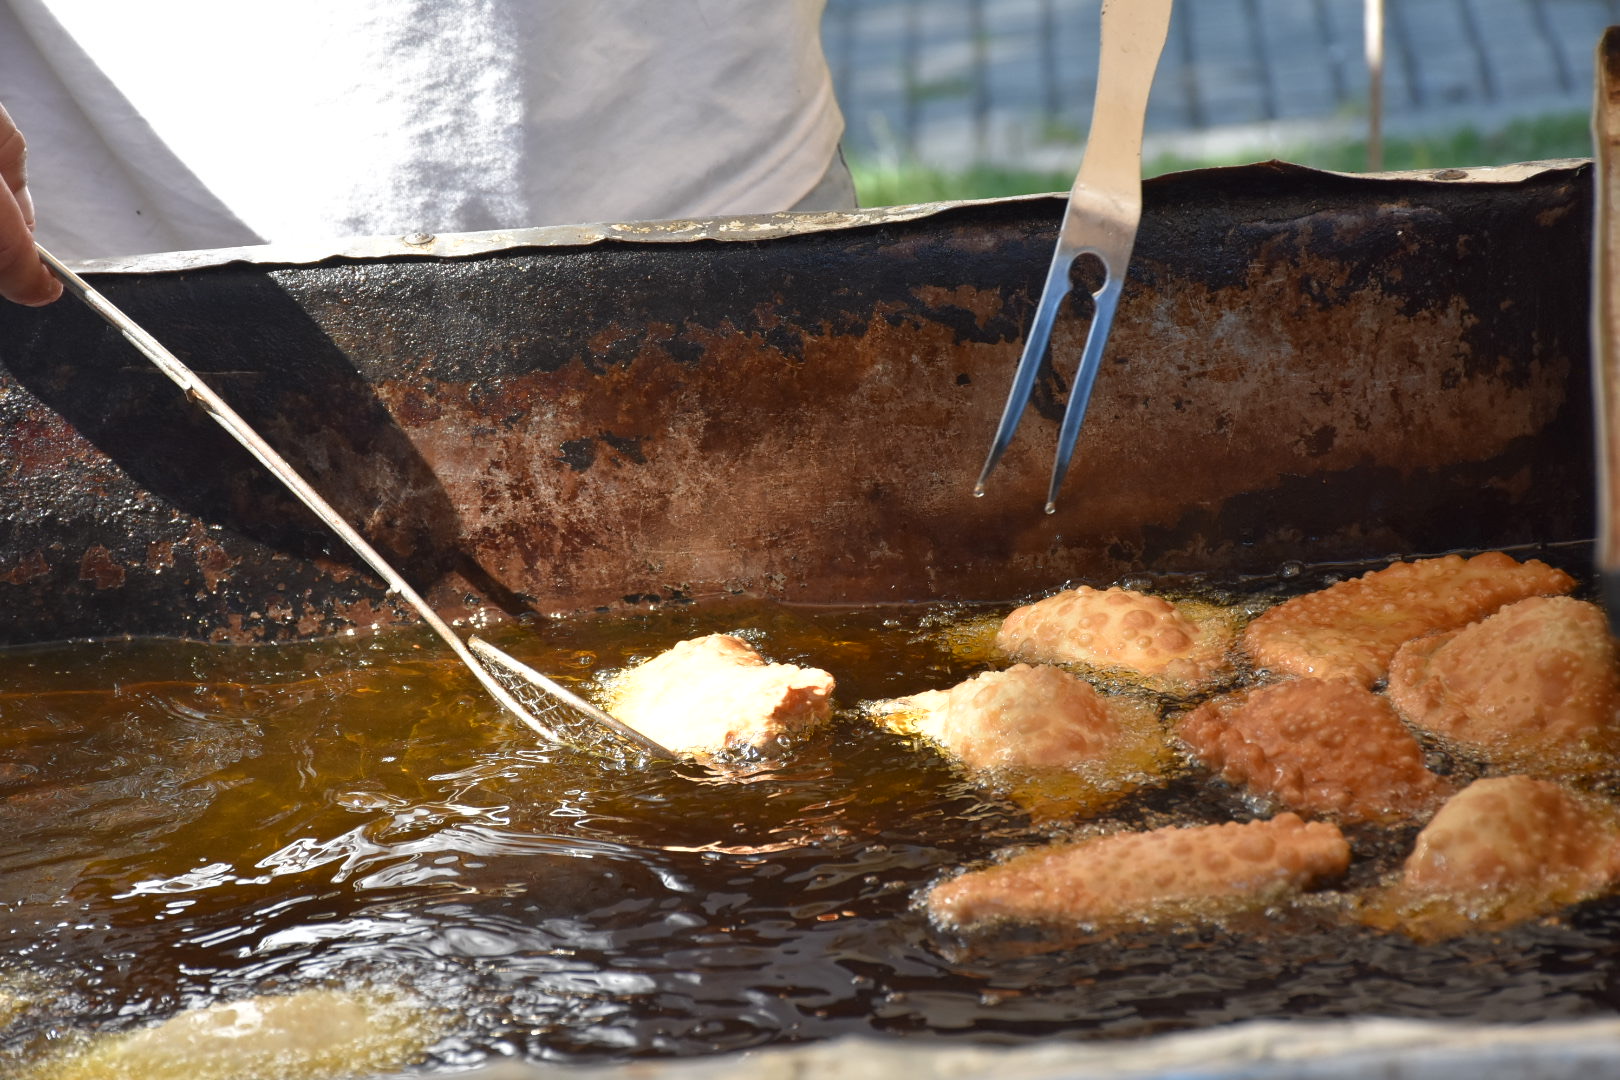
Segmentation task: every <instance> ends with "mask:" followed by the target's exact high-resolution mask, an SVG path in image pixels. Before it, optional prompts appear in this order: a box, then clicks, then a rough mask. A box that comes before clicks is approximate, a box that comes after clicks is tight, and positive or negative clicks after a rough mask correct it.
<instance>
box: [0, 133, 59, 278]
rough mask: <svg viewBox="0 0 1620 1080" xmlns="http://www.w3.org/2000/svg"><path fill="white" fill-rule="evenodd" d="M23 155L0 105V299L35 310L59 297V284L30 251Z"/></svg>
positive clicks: (29, 212) (31, 222) (18, 136)
mask: <svg viewBox="0 0 1620 1080" xmlns="http://www.w3.org/2000/svg"><path fill="white" fill-rule="evenodd" d="M27 152H28V146H27V143H25V142H24V141H23V137H22V132H20V131H18V130H17V125H16V124H15V123H13V122H12V119H11V115H10V114H9V113H7V112H6V110H5V106H3V105H0V297H4V298H5V299H7V300H14V301H16V302H17V303H19V304H28V305H30V306H38V305H40V304H48V303H50V302H51V301H53V300H55V299H56V298H57V297H59V296H61V295H62V283H61V282H60V281H57V280H56V276H55V275H54V274H52V273H51V272H50V271H49V270H48V269H46V268H45V264H44V263H43V262H41V261H40V258H39V255H38V253H37V252H36V251H35V250H34V201H33V199H32V198H30V196H29V194H28V172H27V168H26V161H27Z"/></svg>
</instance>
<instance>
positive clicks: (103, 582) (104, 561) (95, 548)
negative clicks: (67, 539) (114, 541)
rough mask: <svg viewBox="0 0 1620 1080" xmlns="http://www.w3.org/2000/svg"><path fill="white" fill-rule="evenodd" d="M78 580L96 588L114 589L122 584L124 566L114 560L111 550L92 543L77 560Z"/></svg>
mask: <svg viewBox="0 0 1620 1080" xmlns="http://www.w3.org/2000/svg"><path fill="white" fill-rule="evenodd" d="M79 580H80V581H88V582H90V583H91V584H92V585H94V586H95V587H96V588H98V589H116V588H118V587H120V586H122V585H123V584H124V568H123V567H122V566H120V565H119V564H118V563H117V562H116V561H114V559H113V557H112V552H111V551H108V550H107V549H106V548H104V547H102V546H101V545H100V544H92V545H91V546H90V547H88V548H86V549H85V552H84V557H83V558H82V559H80V560H79Z"/></svg>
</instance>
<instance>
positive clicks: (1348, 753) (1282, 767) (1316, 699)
mask: <svg viewBox="0 0 1620 1080" xmlns="http://www.w3.org/2000/svg"><path fill="white" fill-rule="evenodd" d="M1176 734H1177V735H1179V736H1180V737H1181V739H1182V741H1183V742H1185V743H1186V744H1187V746H1188V748H1189V749H1191V750H1192V752H1193V753H1194V754H1196V755H1197V756H1198V757H1199V759H1200V760H1202V761H1203V762H1204V763H1205V764H1206V765H1208V766H1209V767H1210V768H1212V769H1214V770H1215V771H1217V772H1219V773H1220V775H1221V777H1222V778H1223V779H1225V780H1226V781H1228V782H1229V783H1232V784H1236V785H1239V786H1241V787H1243V788H1246V789H1247V790H1249V791H1251V792H1253V793H1255V794H1257V795H1261V796H1264V797H1265V798H1268V799H1274V800H1276V801H1277V802H1279V803H1281V804H1282V805H1283V806H1285V807H1287V808H1288V809H1290V810H1298V811H1300V812H1302V813H1308V814H1324V813H1325V814H1333V815H1335V816H1337V817H1338V818H1339V819H1341V820H1343V821H1347V822H1360V821H1380V822H1383V821H1391V820H1398V819H1400V818H1403V817H1409V816H1411V815H1414V814H1418V813H1421V812H1423V811H1425V810H1427V809H1429V808H1431V807H1433V806H1434V805H1435V804H1437V803H1438V802H1439V801H1440V800H1441V799H1443V798H1445V797H1446V796H1447V795H1449V794H1450V793H1451V790H1452V789H1451V786H1450V785H1449V784H1448V783H1447V782H1446V781H1444V780H1442V779H1441V778H1440V777H1438V776H1436V775H1435V774H1434V773H1432V772H1430V771H1429V769H1428V767H1427V766H1426V765H1425V764H1424V762H1423V749H1422V747H1420V746H1419V745H1418V742H1417V740H1416V739H1415V738H1413V737H1412V733H1411V732H1410V731H1408V730H1407V729H1406V726H1405V725H1404V724H1402V723H1401V721H1400V718H1399V717H1398V716H1396V714H1395V709H1394V707H1393V706H1391V705H1390V704H1389V702H1388V701H1386V700H1384V699H1383V698H1382V697H1379V696H1378V695H1377V694H1375V693H1373V692H1372V691H1371V690H1367V689H1364V688H1363V687H1360V686H1357V685H1356V684H1355V683H1352V682H1349V681H1347V680H1345V679H1294V680H1290V681H1289V682H1285V683H1279V684H1277V685H1275V686H1266V687H1262V688H1260V689H1258V690H1253V691H1250V692H1248V693H1244V694H1234V695H1232V696H1230V697H1226V698H1221V699H1217V700H1215V701H1210V702H1206V703H1205V704H1203V705H1201V706H1199V707H1198V708H1197V709H1195V710H1193V711H1192V712H1191V713H1189V714H1187V715H1186V716H1185V717H1183V718H1182V720H1181V722H1180V723H1179V724H1178V725H1177V727H1176Z"/></svg>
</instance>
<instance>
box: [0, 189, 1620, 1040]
mask: <svg viewBox="0 0 1620 1080" xmlns="http://www.w3.org/2000/svg"><path fill="white" fill-rule="evenodd" d="M1588 185H1589V175H1588V172H1587V170H1586V169H1585V167H1583V166H1566V167H1555V168H1547V169H1523V170H1518V171H1516V172H1514V173H1512V174H1511V175H1510V176H1509V177H1508V178H1507V179H1502V180H1495V179H1491V178H1489V177H1482V176H1469V175H1468V174H1460V175H1459V174H1457V173H1456V171H1447V172H1445V173H1439V174H1434V175H1427V176H1416V177H1405V178H1400V179H1355V178H1347V177H1341V176H1333V175H1326V174H1317V173H1311V172H1308V171H1305V170H1300V169H1295V168H1291V167H1287V166H1277V165H1271V166H1258V167H1253V168H1248V169H1238V170H1221V171H1214V172H1205V173H1198V174H1186V175H1181V176H1172V177H1167V178H1163V179H1161V180H1158V181H1155V182H1153V183H1151V184H1149V185H1148V187H1147V191H1146V207H1145V212H1144V219H1143V227H1142V232H1141V235H1140V238H1139V241H1138V246H1137V252H1136V256H1135V259H1134V261H1133V266H1132V275H1131V280H1130V281H1129V283H1128V284H1127V287H1126V290H1125V294H1124V297H1123V299H1122V302H1121V308H1120V313H1119V316H1118V320H1117V322H1116V326H1115V330H1114V335H1113V340H1112V344H1111V349H1110V358H1109V360H1108V362H1107V363H1106V364H1105V369H1104V372H1103V375H1102V377H1101V379H1100V381H1099V385H1098V389H1097V393H1096V397H1095V398H1094V400H1093V404H1092V407H1091V411H1090V414H1089V416H1088V419H1087V424H1086V430H1085V433H1084V435H1083V438H1082V443H1081V450H1080V453H1079V455H1078V457H1077V461H1076V465H1075V468H1074V470H1073V472H1072V473H1071V476H1070V478H1069V481H1068V483H1067V485H1066V488H1065V492H1064V497H1063V498H1062V499H1061V500H1060V504H1059V511H1058V513H1057V514H1056V515H1053V516H1050V517H1048V516H1047V515H1045V514H1043V513H1042V512H1041V504H1042V502H1043V495H1044V483H1045V470H1046V466H1047V463H1049V461H1050V458H1051V450H1052V433H1053V430H1054V428H1055V424H1056V417H1057V415H1058V413H1059V411H1060V410H1061V390H1062V388H1063V387H1064V385H1065V384H1064V381H1063V379H1064V374H1063V372H1062V371H1061V370H1060V371H1055V372H1053V371H1049V372H1048V373H1047V374H1046V375H1045V376H1043V379H1042V382H1041V384H1040V386H1039V387H1038V389H1037V396H1036V407H1037V410H1038V413H1039V417H1038V418H1037V417H1031V418H1029V419H1028V420H1026V422H1025V424H1024V428H1023V430H1022V432H1021V434H1020V438H1019V440H1018V442H1017V443H1015V445H1014V448H1013V450H1012V452H1011V453H1010V455H1009V457H1008V459H1007V460H1006V462H1005V463H1004V464H1003V466H1002V469H1001V470H1000V471H999V472H998V474H997V478H996V483H995V484H994V485H993V487H992V488H991V491H990V494H989V495H988V496H987V497H986V498H984V499H982V500H973V499H971V498H970V497H969V495H968V493H969V489H970V486H971V483H972V479H973V476H974V475H975V472H976V469H977V466H978V464H979V462H980V461H981V460H982V455H983V452H984V446H985V440H986V439H987V438H988V433H989V431H990V430H991V429H992V428H993V426H994V420H995V416H996V413H997V411H998V410H999V407H1000V402H1001V399H1002V397H1003V394H1004V391H1005V385H1006V380H1007V378H1008V377H1009V376H1010V370H1011V366H1012V363H1013V362H1014V360H1015V359H1016V356H1017V350H1018V343H1019V340H1020V338H1021V335H1022V332H1023V326H1024V323H1025V321H1026V319H1027V316H1028V314H1029V311H1030V306H1031V304H1032V303H1033V298H1034V296H1035V294H1036V292H1037V291H1038V286H1039V280H1040V274H1041V272H1042V270H1043V268H1044V263H1045V253H1046V252H1048V251H1049V250H1050V244H1051V238H1052V230H1053V228H1054V226H1055V223H1056V220H1057V216H1058V212H1059V207H1060V204H1059V202H1058V201H1057V200H1051V199H1032V200H1012V201H1005V202H996V203H990V204H975V205H968V206H960V207H952V208H945V209H941V210H938V211H937V212H933V213H927V214H915V213H892V214H891V213H884V212H873V213H870V214H865V215H855V216H853V217H850V218H841V217H839V216H837V215H832V216H821V215H817V216H814V217H812V218H810V219H807V220H804V221H800V222H790V221H788V220H787V219H783V220H781V221H778V222H737V223H727V222H715V223H707V224H700V225H695V226H689V227H687V228H685V229H684V230H682V229H674V228H671V229H663V230H659V229H657V228H654V227H648V228H645V229H642V230H637V229H634V228H628V227H627V228H621V229H614V230H603V231H604V232H606V233H609V234H610V236H609V238H607V239H603V240H594V238H592V237H589V236H587V235H585V234H583V233H581V232H580V231H577V230H542V231H538V232H536V233H534V234H529V235H524V236H518V237H506V238H498V239H497V240H494V241H490V240H488V239H485V240H483V241H479V240H469V241H465V242H463V241H461V240H458V239H457V238H441V239H439V240H435V241H432V242H429V243H426V244H421V243H417V244H402V245H398V246H396V247H395V248H394V249H393V250H391V251H388V252H386V253H383V254H380V255H375V256H371V255H367V256H365V257H358V256H356V257H334V258H324V259H319V260H314V261H308V262H305V261H294V260H292V259H287V260H286V261H280V260H278V259H277V257H276V255H275V254H274V253H271V252H257V253H249V257H250V259H252V260H257V261H241V260H234V261H233V260H229V259H226V260H221V259H217V258H216V259H206V258H204V259H199V260H196V261H195V264H187V263H186V262H185V260H179V261H178V262H172V265H175V266H176V267H177V268H175V269H161V268H159V267H161V266H163V265H165V264H162V263H145V264H142V263H140V262H139V261H136V262H134V263H132V264H131V265H130V266H129V267H126V268H122V269H121V270H120V272H117V273H108V274H105V275H103V276H102V277H100V278H98V279H96V282H97V285H98V287H100V288H103V289H104V290H105V291H106V292H107V293H108V294H109V295H111V296H112V297H113V298H114V300H115V301H116V302H118V303H119V304H120V305H123V306H125V307H126V308H127V309H128V310H130V312H131V313H132V314H133V315H135V317H136V318H138V319H140V320H141V321H142V322H143V323H144V324H146V325H147V326H149V328H150V329H152V330H153V331H154V332H155V333H156V334H157V335H158V336H159V337H160V338H161V339H162V340H164V341H165V342H166V343H167V344H169V345H170V347H171V348H173V349H174V350H175V351H176V352H178V353H179V354H181V355H182V356H184V357H186V358H187V360H188V361H189V362H191V363H193V364H194V365H195V366H196V367H197V368H198V370H200V371H201V372H203V373H204V374H205V376H206V377H208V378H210V381H211V382H213V384H214V385H215V386H216V387H218V388H219V389H220V390H221V392H222V393H223V394H224V395H225V396H226V397H227V398H228V399H230V400H232V402H233V403H234V404H236V406H237V408H238V409H239V410H240V411H241V412H242V413H243V414H244V415H245V416H247V418H248V419H249V420H250V421H251V422H253V423H254V424H255V426H256V427H258V428H259V429H260V430H261V431H262V432H264V433H265V434H266V435H267V437H269V438H270V440H271V441H272V442H274V443H276V444H277V446H278V449H280V450H281V451H282V452H283V453H285V454H286V455H287V456H288V457H289V458H290V459H292V460H293V461H294V463H295V464H299V465H302V466H304V467H305V468H307V469H308V471H309V474H310V475H311V476H312V477H317V478H318V481H319V484H320V486H321V487H322V490H323V491H324V492H325V493H326V494H327V496H328V497H329V498H330V499H331V500H332V501H333V502H334V503H335V504H336V505H337V506H338V507H339V509H341V510H344V511H346V512H347V513H348V514H349V516H350V517H351V519H352V520H354V521H356V523H357V524H358V525H359V526H360V527H361V528H362V530H363V531H366V532H367V533H368V535H370V536H372V538H373V539H374V540H375V541H376V542H377V543H378V545H379V547H380V548H382V549H383V550H384V551H385V552H386V553H387V554H388V555H389V556H390V557H392V558H394V559H395V560H396V561H397V562H399V563H401V564H403V567H404V569H405V571H406V573H407V574H408V575H409V576H412V577H413V578H414V579H415V580H416V581H417V582H418V583H419V585H421V586H422V587H424V588H425V589H427V590H428V595H429V599H430V602H432V603H433V604H434V605H435V607H437V608H439V609H440V610H442V611H445V612H447V613H450V614H458V613H459V614H462V615H466V616H472V617H475V618H478V619H486V618H487V619H491V620H498V619H499V618H500V617H501V616H502V615H503V614H519V615H521V614H524V613H540V614H549V613H553V612H561V613H567V612H579V611H591V610H595V609H608V610H609V611H610V612H621V611H622V612H631V611H636V610H639V609H643V608H647V607H649V606H651V605H655V604H656V605H660V606H668V605H669V604H671V603H678V604H685V603H691V604H693V605H695V606H697V607H700V608H701V607H702V606H703V605H706V604H709V603H713V602H717V601H720V600H724V599H729V598H734V597H737V596H748V597H760V598H765V599H769V600H777V601H787V602H790V603H804V604H860V603H893V602H916V601H933V600H998V601H1005V600H1010V599H1013V598H1016V597H1021V596H1024V595H1027V594H1030V593H1032V592H1037V591H1041V590H1046V589H1050V588H1053V587H1055V586H1056V585H1057V584H1060V583H1062V582H1066V581H1087V582H1092V583H1098V584H1100V583H1105V582H1111V581H1115V580H1118V579H1120V578H1122V577H1126V576H1131V575H1209V576H1212V577H1215V578H1218V579H1222V580H1230V579H1233V578H1240V577H1242V576H1244V575H1261V576H1265V575H1277V574H1278V573H1280V572H1282V571H1283V570H1284V568H1286V567H1287V566H1288V565H1289V564H1291V563H1305V564H1311V565H1318V566H1319V565H1323V564H1331V563H1336V562H1346V563H1354V562H1360V561H1365V560H1373V559H1378V558H1382V557H1385V556H1388V555H1391V554H1400V555H1413V554H1423V553H1435V552H1441V551H1448V550H1454V549H1481V548H1490V547H1506V548H1512V549H1515V550H1516V551H1519V552H1521V553H1531V554H1546V553H1553V554H1554V555H1555V557H1561V558H1564V559H1565V560H1568V559H1570V558H1572V557H1573V558H1575V559H1577V560H1578V559H1579V557H1580V556H1579V555H1578V554H1576V555H1574V556H1570V555H1569V554H1568V552H1569V551H1571V550H1577V551H1578V545H1579V544H1580V543H1581V542H1582V541H1585V540H1586V539H1587V538H1588V537H1589V536H1590V534H1591V530H1592V525H1591V520H1592V486H1593V480H1592V463H1591V423H1590V410H1591V397H1590V388H1589V382H1590V375H1589V370H1588V362H1587V347H1586V335H1587V307H1588V301H1587V294H1586V273H1587V265H1588V246H1589V240H1588V231H1589V223H1590V194H1589V190H1588ZM418 239H419V238H418ZM588 240H589V241H592V242H586V241H588ZM481 246H482V247H486V248H488V250H478V249H479V248H480V247H481ZM414 250H426V251H428V252H430V254H428V255H416V254H412V252H413V251H414ZM434 252H443V253H445V254H439V255H435V254H432V253H434ZM1082 332H1083V322H1081V321H1078V320H1076V319H1073V318H1070V319H1068V320H1066V321H1064V322H1063V323H1060V325H1059V328H1058V332H1057V334H1056V335H1055V341H1056V345H1057V348H1056V350H1055V352H1056V354H1057V355H1059V356H1063V355H1069V356H1072V355H1073V354H1074V353H1075V352H1077V350H1078V346H1079V342H1080V337H1081V333H1082ZM0 363H3V365H4V366H3V370H0V442H3V444H4V445H3V449H0V515H3V518H4V520H3V522H0V530H3V531H0V553H3V554H0V559H3V560H4V561H3V562H0V642H3V643H5V644H27V643H34V642H41V641H51V640H60V639H64V638H80V637H107V636H115V635H123V634H132V635H154V636H163V637H194V638H199V639H205V640H212V641H218V642H227V643H241V644H248V643H254V642H265V641H285V640H292V639H303V638H314V637H320V636H325V635H331V634H334V633H338V632H341V631H344V630H346V629H349V628H356V627H357V628H361V629H370V628H371V627H373V626H379V627H381V626H386V625H388V624H390V623H394V622H404V621H408V619H409V616H408V614H406V613H403V612H401V611H399V610H398V609H397V608H396V607H395V606H394V605H393V604H391V602H390V601H389V599H388V598H387V596H386V595H385V594H384V593H383V592H382V590H381V588H380V587H379V586H377V585H375V584H374V583H372V582H370V581H369V580H368V579H367V577H366V575H365V574H364V573H362V572H359V571H358V570H357V569H356V568H355V567H353V566H352V565H350V564H349V563H348V561H347V559H346V557H345V556H344V554H343V553H342V552H341V551H338V550H335V549H334V547H333V545H332V544H331V542H330V541H329V540H328V539H327V538H326V537H325V535H324V534H323V533H322V532H321V530H320V528H319V526H318V525H316V524H315V523H314V522H312V521H310V520H308V519H307V518H306V517H305V515H304V514H303V512H302V511H301V510H300V509H299V508H297V507H296V506H295V505H293V504H291V503H290V502H289V501H288V500H287V499H285V498H284V497H282V496H281V495H280V494H279V493H278V492H277V491H276V490H275V488H274V487H273V485H272V484H271V483H270V482H269V481H267V480H265V479H264V478H262V477H261V476H260V474H259V472H258V470H257V467H256V466H255V465H254V464H253V463H252V462H251V461H249V460H247V459H246V458H245V456H243V455H242V454H240V453H239V452H237V451H235V450H234V448H233V447H231V446H230V445H228V444H226V443H224V441H223V438H222V437H221V436H218V435H217V434H216V433H215V432H213V431H212V430H211V429H210V427H209V426H208V424H207V422H206V421H205V420H204V419H203V418H201V417H199V416H196V415H195V414H194V413H192V412H191V411H188V409H187V407H186V406H185V404H184V402H182V401H179V400H176V396H175V395H174V393H173V391H172V390H171V389H170V388H169V387H168V386H167V384H165V383H164V382H163V381H162V380H161V379H160V378H158V377H155V376H154V375H153V374H152V373H150V372H149V371H147V370H145V369H144V368H143V367H142V366H141V362H140V361H139V360H138V359H136V358H134V357H132V356H131V355H130V354H129V353H128V352H127V351H126V350H125V349H124V348H123V346H122V345H121V344H120V343H119V341H118V340H117V339H116V338H115V337H114V336H113V335H112V334H111V333H110V332H109V331H107V330H105V329H104V328H103V327H100V326H99V325H97V324H96V323H94V321H93V320H92V319H91V318H90V317H89V316H88V314H87V313H84V312H79V311H76V310H74V309H73V308H71V307H68V306H65V305H58V306H57V307H54V308H51V309H47V310H44V311H38V312H33V311H21V310H16V309H6V310H4V311H0ZM1060 367H1061V365H1060ZM1571 545H1576V547H1575V548H1574V549H1572V547H1571ZM1577 568H1578V567H1577ZM1600 999H1601V994H1595V995H1594V996H1593V997H1592V1000H1593V1001H1598V1000H1600ZM1598 1007H1600V1006H1598ZM1492 1018H1493V1019H1494V1018H1499V1017H1492ZM1136 1033H1137V1034H1141V1031H1140V1030H1138V1031H1137V1032H1136Z"/></svg>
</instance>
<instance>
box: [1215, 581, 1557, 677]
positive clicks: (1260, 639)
mask: <svg viewBox="0 0 1620 1080" xmlns="http://www.w3.org/2000/svg"><path fill="white" fill-rule="evenodd" d="M1574 587H1575V580H1574V579H1573V578H1571V577H1570V576H1569V575H1568V574H1566V573H1564V572H1563V571H1562V570H1557V569H1554V568H1553V567H1550V566H1548V565H1547V564H1545V563H1543V562H1540V561H1538V560H1535V559H1531V560H1529V561H1528V562H1525V563H1519V562H1516V561H1514V559H1513V558H1512V557H1511V556H1508V555H1505V554H1503V553H1502V552H1500V551H1488V552H1486V553H1484V554H1483V555H1475V556H1474V557H1473V558H1471V559H1464V558H1463V557H1462V556H1460V555H1446V556H1444V557H1442V558H1438V559H1419V560H1417V561H1415V562H1398V563H1393V564H1391V565H1390V566H1387V567H1385V568H1384V569H1382V570H1374V571H1372V572H1371V573H1367V574H1363V575H1362V576H1361V577H1359V578H1354V579H1352V580H1350V581H1341V582H1339V583H1338V584H1337V585H1332V586H1330V587H1328V588H1326V589H1322V590H1320V591H1318V592H1313V593H1307V594H1306V595H1304V596H1296V597H1295V598H1293V599H1292V600H1286V601H1284V602H1283V603H1281V604H1278V605H1277V606H1276V607H1274V608H1272V609H1271V610H1269V611H1267V612H1265V613H1264V614H1262V615H1261V616H1260V617H1259V618H1257V619H1255V620H1254V622H1252V623H1250V624H1249V625H1248V627H1247V628H1246V629H1245V630H1244V632H1243V646H1244V648H1245V649H1247V650H1248V653H1249V655H1250V656H1251V657H1253V658H1254V661H1255V663H1256V664H1257V665H1259V666H1260V667H1262V668H1269V669H1271V670H1273V671H1277V672H1284V673H1287V674H1290V675H1315V676H1318V677H1320V678H1332V677H1342V678H1348V679H1354V680H1355V681H1356V682H1359V683H1361V684H1362V685H1363V686H1372V685H1373V684H1374V683H1376V682H1378V681H1379V680H1380V679H1382V678H1383V677H1384V676H1385V675H1386V674H1387V673H1388V669H1389V661H1390V658H1391V657H1393V656H1394V655H1395V650H1396V649H1398V648H1400V647H1401V645H1402V644H1404V643H1405V642H1407V641H1410V640H1411V639H1413V638H1415V637H1418V636H1419V635H1422V634H1428V633H1432V632H1434V631H1436V630H1455V629H1457V628H1459V627H1463V626H1466V625H1468V623H1470V622H1472V621H1473V620H1475V619H1479V618H1483V617H1484V616H1486V615H1489V614H1491V613H1492V612H1493V611H1495V610H1497V609H1498V608H1500V607H1501V606H1502V605H1504V604H1510V603H1513V602H1514V601H1516V600H1523V599H1526V598H1528V597H1531V596H1541V595H1548V594H1553V593H1566V592H1569V591H1570V590H1571V589H1573V588H1574Z"/></svg>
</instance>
